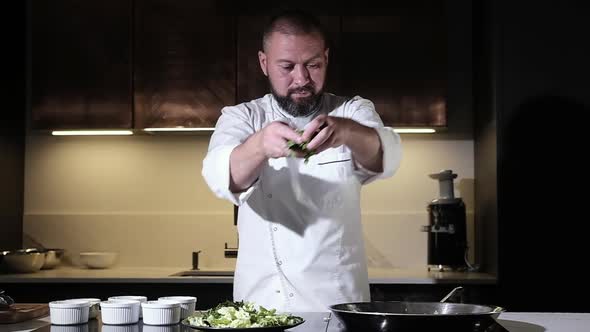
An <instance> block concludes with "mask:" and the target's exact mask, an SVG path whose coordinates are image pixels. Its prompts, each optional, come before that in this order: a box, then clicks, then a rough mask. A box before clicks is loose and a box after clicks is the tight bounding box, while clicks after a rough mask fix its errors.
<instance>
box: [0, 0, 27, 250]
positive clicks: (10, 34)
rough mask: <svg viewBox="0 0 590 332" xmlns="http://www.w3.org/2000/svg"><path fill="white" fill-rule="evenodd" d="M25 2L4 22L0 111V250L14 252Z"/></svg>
mask: <svg viewBox="0 0 590 332" xmlns="http://www.w3.org/2000/svg"><path fill="white" fill-rule="evenodd" d="M25 6H26V2H25V1H15V2H13V3H11V4H10V5H8V6H7V8H6V9H5V11H4V12H5V13H6V14H7V15H11V16H12V15H14V17H16V19H14V20H10V22H9V20H2V27H1V29H2V31H3V32H4V33H3V34H2V41H1V42H2V53H3V54H2V55H3V59H4V61H3V69H2V72H3V78H2V79H3V81H4V84H3V88H2V90H3V97H2V98H3V99H2V107H1V109H0V112H1V114H2V115H1V116H0V250H1V249H15V248H19V247H20V246H21V241H22V214H23V182H24V150H25V149H24V146H25V141H24V137H25V134H24V131H25V114H26V112H25V111H26V96H25V91H26V86H25V84H26V83H25V68H26V65H25V64H26V57H25V53H26V52H25V47H26V38H25V37H26V35H27V33H26V24H25Z"/></svg>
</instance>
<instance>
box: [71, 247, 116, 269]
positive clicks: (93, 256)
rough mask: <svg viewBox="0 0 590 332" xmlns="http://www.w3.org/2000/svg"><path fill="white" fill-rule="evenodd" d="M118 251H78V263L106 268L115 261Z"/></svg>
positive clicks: (94, 267) (92, 267)
mask: <svg viewBox="0 0 590 332" xmlns="http://www.w3.org/2000/svg"><path fill="white" fill-rule="evenodd" d="M118 257H119V253H116V252H100V251H89V252H81V253H80V263H82V264H83V265H84V266H86V267H88V268H91V269H106V268H109V267H111V266H113V265H115V263H116V262H117V258H118Z"/></svg>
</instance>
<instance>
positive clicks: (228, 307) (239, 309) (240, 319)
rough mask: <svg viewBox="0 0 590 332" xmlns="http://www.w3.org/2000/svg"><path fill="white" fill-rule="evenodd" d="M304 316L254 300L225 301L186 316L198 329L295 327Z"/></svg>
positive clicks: (189, 322) (301, 321) (191, 324)
mask: <svg viewBox="0 0 590 332" xmlns="http://www.w3.org/2000/svg"><path fill="white" fill-rule="evenodd" d="M303 321H304V320H303V318H301V317H298V316H293V315H291V314H284V313H283V314H280V313H277V312H276V310H275V309H266V308H264V307H263V306H256V305H255V304H254V303H252V302H244V301H237V302H232V301H225V302H223V303H220V304H218V305H217V306H216V307H214V308H211V309H209V310H206V311H199V312H195V313H194V314H192V315H191V316H189V317H187V318H186V322H187V323H188V325H190V326H191V327H195V328H197V329H220V330H225V329H256V328H273V327H286V328H289V327H293V326H296V325H299V324H301V323H303Z"/></svg>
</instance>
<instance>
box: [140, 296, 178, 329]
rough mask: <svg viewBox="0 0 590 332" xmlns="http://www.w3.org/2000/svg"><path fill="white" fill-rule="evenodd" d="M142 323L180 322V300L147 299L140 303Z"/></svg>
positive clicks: (162, 323)
mask: <svg viewBox="0 0 590 332" xmlns="http://www.w3.org/2000/svg"><path fill="white" fill-rule="evenodd" d="M141 310H142V311H143V323H144V324H147V325H172V324H178V322H180V302H178V301H172V300H158V301H147V302H144V303H142V304H141Z"/></svg>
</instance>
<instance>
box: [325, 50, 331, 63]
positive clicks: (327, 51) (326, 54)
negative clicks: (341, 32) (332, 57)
mask: <svg viewBox="0 0 590 332" xmlns="http://www.w3.org/2000/svg"><path fill="white" fill-rule="evenodd" d="M329 53H330V49H329V48H326V50H325V51H324V57H325V59H326V64H328V59H329V57H328V55H329Z"/></svg>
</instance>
